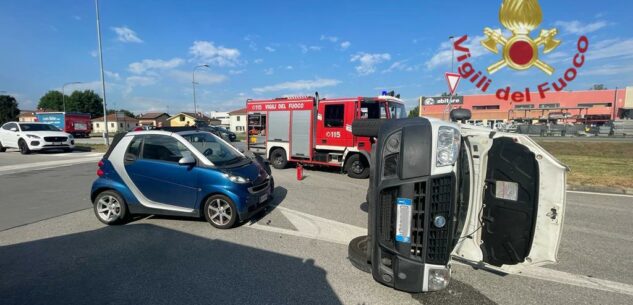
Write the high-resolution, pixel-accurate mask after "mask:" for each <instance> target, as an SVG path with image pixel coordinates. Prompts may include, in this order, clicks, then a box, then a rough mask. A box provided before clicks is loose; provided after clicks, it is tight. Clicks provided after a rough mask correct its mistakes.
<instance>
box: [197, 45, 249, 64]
mask: <svg viewBox="0 0 633 305" xmlns="http://www.w3.org/2000/svg"><path fill="white" fill-rule="evenodd" d="M189 53H190V54H191V55H193V57H194V59H196V60H198V61H200V62H204V63H208V64H212V65H217V66H220V67H233V66H235V65H237V64H238V63H239V57H240V51H239V50H238V49H231V48H225V47H224V46H217V47H216V46H215V44H214V43H213V42H212V41H200V40H197V41H194V42H193V45H192V46H191V47H190V48H189Z"/></svg>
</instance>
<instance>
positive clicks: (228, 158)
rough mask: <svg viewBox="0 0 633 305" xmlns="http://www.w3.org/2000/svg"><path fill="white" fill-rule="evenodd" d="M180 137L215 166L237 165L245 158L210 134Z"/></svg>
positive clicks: (203, 133) (201, 133)
mask: <svg viewBox="0 0 633 305" xmlns="http://www.w3.org/2000/svg"><path fill="white" fill-rule="evenodd" d="M181 136H182V137H183V138H185V140H187V141H189V143H191V144H192V145H193V147H195V148H196V149H197V150H198V151H199V152H201V153H202V154H203V155H204V156H205V157H207V159H209V161H211V162H212V163H213V164H215V165H217V166H227V165H231V164H237V163H240V161H242V160H244V159H245V158H246V157H244V156H243V155H242V154H240V153H239V152H237V151H236V150H235V149H234V148H233V147H230V146H229V145H228V144H226V143H225V142H224V141H221V140H218V139H217V138H216V136H214V135H213V134H211V133H208V132H198V133H192V134H186V135H181Z"/></svg>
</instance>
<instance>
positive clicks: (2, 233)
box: [0, 155, 633, 304]
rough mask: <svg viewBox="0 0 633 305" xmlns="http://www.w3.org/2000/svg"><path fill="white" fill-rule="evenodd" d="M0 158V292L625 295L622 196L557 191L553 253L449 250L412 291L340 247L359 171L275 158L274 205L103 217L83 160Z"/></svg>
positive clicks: (318, 300) (193, 296)
mask: <svg viewBox="0 0 633 305" xmlns="http://www.w3.org/2000/svg"><path fill="white" fill-rule="evenodd" d="M13 157H15V158H16V160H17V159H20V158H21V156H19V155H17V156H13V155H12V156H11V158H13ZM27 157H30V156H27ZM4 158H9V157H6V155H2V156H1V157H0V162H3V161H1V160H4ZM52 158H53V157H52V156H49V157H48V159H52ZM58 158H60V159H63V160H61V161H57V162H58V163H59V162H63V161H64V160H68V158H76V159H77V160H79V159H85V158H87V157H85V156H83V155H82V157H81V158H80V157H78V156H75V155H71V156H58ZM93 158H94V157H93ZM56 160H58V159H54V161H56ZM36 161H37V162H41V161H40V160H39V159H37V160H36ZM37 162H36V163H37ZM19 164H22V165H23V166H28V165H29V164H32V163H18V165H19ZM2 165H3V163H0V270H2V272H0V283H2V284H1V285H0V300H2V302H0V303H2V304H86V303H117V304H138V303H146V304H174V303H176V304H209V303H212V304H420V303H422V304H495V303H497V304H631V303H632V302H633V268H630V266H633V256H632V255H630V253H631V252H632V250H633V237H632V236H633V221H631V217H633V210H632V209H631V208H630V207H631V205H632V204H633V197H626V196H605V195H596V194H582V193H568V208H567V214H566V219H565V229H564V234H563V239H562V244H561V250H560V261H561V263H560V264H558V265H555V266H546V267H545V268H534V269H533V270H530V271H528V272H525V273H524V274H522V275H504V276H502V275H499V274H494V273H490V272H486V271H482V270H475V269H473V268H471V267H469V266H465V265H461V264H455V265H454V266H453V279H452V281H451V285H450V286H449V289H447V290H445V291H443V292H440V293H429V294H422V295H411V294H407V293H402V292H397V291H394V290H392V289H389V288H387V287H384V286H382V285H379V284H377V283H376V282H374V281H373V279H372V278H371V276H370V275H368V274H365V273H362V272H360V271H358V270H356V269H354V268H353V267H352V266H351V265H350V264H349V262H348V261H347V258H346V257H347V245H346V241H347V240H349V238H352V237H354V236H357V235H361V234H362V233H363V232H364V230H365V227H366V217H367V214H366V212H365V210H366V205H365V204H364V198H365V190H366V186H367V181H363V180H353V179H349V178H347V177H346V176H343V175H340V174H338V173H335V172H325V171H312V170H306V172H305V174H306V178H305V179H304V180H303V181H297V180H296V179H295V171H294V169H286V170H282V171H275V172H274V176H275V178H276V184H277V189H276V190H275V194H276V196H275V202H274V205H275V206H276V208H274V209H273V210H272V211H270V212H269V213H268V214H266V215H262V216H261V217H260V218H258V219H257V220H256V221H255V222H253V223H246V224H243V225H242V226H240V227H238V228H235V229H232V230H228V231H220V230H216V229H213V228H212V227H211V226H210V225H208V224H207V223H205V222H203V221H199V220H195V219H187V218H173V217H144V218H140V219H136V220H135V221H133V222H131V223H129V224H127V225H124V226H113V227H106V226H104V225H102V224H101V223H100V222H98V221H97V219H96V218H95V216H94V215H93V214H92V210H91V209H90V203H89V201H88V196H89V195H88V190H89V186H90V183H91V182H92V180H93V179H94V177H95V174H94V170H95V165H94V163H92V162H90V163H88V162H86V163H80V164H76V165H68V164H63V166H60V167H53V166H55V165H50V164H49V165H47V166H46V167H32V168H25V169H22V170H19V169H17V170H16V168H8V169H7V167H3V166H2ZM5 166H6V165H5ZM51 167H53V168H51ZM43 168H45V169H43ZM627 266H628V267H627Z"/></svg>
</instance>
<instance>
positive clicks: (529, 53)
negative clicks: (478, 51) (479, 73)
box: [481, 0, 560, 75]
mask: <svg viewBox="0 0 633 305" xmlns="http://www.w3.org/2000/svg"><path fill="white" fill-rule="evenodd" d="M542 19H543V13H542V12H541V7H540V5H539V3H538V0H503V2H502V3H501V9H500V10H499V21H500V22H501V24H502V25H503V26H504V27H505V28H506V29H508V30H510V31H511V32H512V36H510V38H506V37H504V36H503V34H502V33H501V30H492V29H491V28H485V29H484V34H485V35H486V37H487V38H486V39H484V40H483V41H481V44H482V45H483V46H484V47H485V48H486V49H488V50H489V51H490V52H492V53H495V54H499V49H498V46H501V48H502V51H503V59H501V60H500V61H498V62H496V63H494V64H492V65H491V66H490V67H488V73H490V74H492V73H495V72H497V71H499V70H500V69H502V68H503V67H506V66H508V67H510V68H512V69H515V70H527V69H529V68H531V67H532V66H535V67H537V68H539V69H541V70H542V71H543V72H545V73H546V74H548V75H552V73H554V68H552V66H550V65H548V64H547V63H545V62H543V61H542V60H540V59H539V47H540V46H543V53H544V54H547V53H549V52H551V51H553V50H554V49H556V48H557V47H558V45H560V40H558V39H556V38H555V37H556V35H557V34H558V30H557V29H555V28H553V29H549V30H545V29H543V30H541V33H540V35H539V36H538V37H537V38H536V39H532V38H531V37H530V32H531V31H532V30H534V29H535V28H537V27H538V26H539V25H540V24H541V21H542Z"/></svg>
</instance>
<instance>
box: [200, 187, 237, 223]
mask: <svg viewBox="0 0 633 305" xmlns="http://www.w3.org/2000/svg"><path fill="white" fill-rule="evenodd" d="M205 218H206V219H207V221H208V222H209V223H210V224H211V225H212V226H214V227H216V228H218V229H228V228H230V227H232V226H233V225H234V224H235V222H236V220H237V211H236V210H235V205H234V204H233V203H232V202H231V200H230V199H228V198H226V197H224V196H221V195H215V196H211V197H210V198H209V199H207V202H206V204H205Z"/></svg>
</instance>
